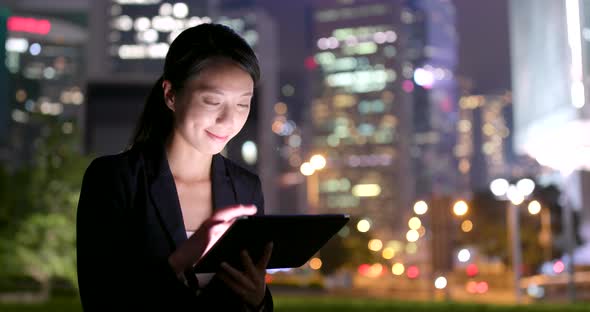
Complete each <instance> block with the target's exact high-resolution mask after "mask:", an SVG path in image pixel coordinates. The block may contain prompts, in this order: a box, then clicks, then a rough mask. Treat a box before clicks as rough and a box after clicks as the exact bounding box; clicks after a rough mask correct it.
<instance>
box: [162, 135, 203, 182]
mask: <svg viewBox="0 0 590 312" xmlns="http://www.w3.org/2000/svg"><path fill="white" fill-rule="evenodd" d="M166 154H167V157H168V164H169V166H170V171H171V172H172V175H173V176H174V178H175V179H179V180H181V181H187V182H188V181H206V180H209V178H210V171H211V161H212V159H213V155H210V154H204V153H202V152H200V151H198V150H197V149H195V148H194V147H192V146H191V145H190V144H188V142H187V141H186V140H185V139H184V138H182V136H180V135H178V134H174V135H172V137H171V138H170V140H168V142H167V144H166Z"/></svg>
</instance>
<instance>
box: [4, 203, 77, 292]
mask: <svg viewBox="0 0 590 312" xmlns="http://www.w3.org/2000/svg"><path fill="white" fill-rule="evenodd" d="M75 240H76V235H75V223H74V220H72V219H71V218H69V217H68V216H66V215H64V214H61V213H48V214H33V215H31V216H30V217H29V218H28V219H27V220H25V222H23V224H22V225H21V227H19V230H18V232H16V234H15V238H14V243H15V247H16V248H15V253H16V258H17V259H18V261H19V263H20V264H21V265H22V267H23V269H24V270H25V273H27V274H28V275H30V276H32V277H33V278H35V279H36V280H38V281H40V282H43V283H48V282H49V279H50V278H52V277H60V278H63V279H66V280H68V281H70V282H71V283H72V285H76V253H75V249H74V246H75Z"/></svg>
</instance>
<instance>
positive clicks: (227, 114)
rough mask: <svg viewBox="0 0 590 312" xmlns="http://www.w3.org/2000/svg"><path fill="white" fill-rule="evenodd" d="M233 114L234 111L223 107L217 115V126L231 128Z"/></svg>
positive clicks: (227, 106)
mask: <svg viewBox="0 0 590 312" xmlns="http://www.w3.org/2000/svg"><path fill="white" fill-rule="evenodd" d="M234 114H235V113H234V111H233V110H232V109H231V107H230V106H229V105H224V106H223V109H221V111H220V112H219V115H217V119H216V122H217V124H222V125H226V126H232V125H233V121H234Z"/></svg>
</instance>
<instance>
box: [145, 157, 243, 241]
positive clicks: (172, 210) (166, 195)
mask: <svg viewBox="0 0 590 312" xmlns="http://www.w3.org/2000/svg"><path fill="white" fill-rule="evenodd" d="M146 151H147V152H146V153H144V160H145V166H146V172H147V176H148V185H149V189H150V198H151V200H152V203H153V205H154V206H155V208H156V212H157V213H158V216H159V217H160V220H161V221H162V223H163V224H164V228H165V229H166V231H167V232H168V238H169V240H170V241H171V243H172V245H173V246H174V248H176V246H178V245H179V244H180V243H182V242H183V241H185V240H186V238H187V237H186V229H185V227H184V219H183V217H182V210H181V209H180V201H179V199H178V192H177V190H176V184H175V183H174V177H173V175H172V172H171V171H170V166H169V164H168V158H167V157H166V150H165V149H164V147H163V146H157V147H154V146H152V147H148V148H146ZM210 176H211V197H212V203H211V204H212V207H213V210H217V209H220V208H224V207H227V206H233V205H236V204H237V203H238V198H237V194H236V190H235V186H234V184H233V183H232V179H231V176H230V174H229V170H227V167H226V164H225V159H224V158H223V156H221V155H220V154H215V155H213V159H212V161H211V174H210Z"/></svg>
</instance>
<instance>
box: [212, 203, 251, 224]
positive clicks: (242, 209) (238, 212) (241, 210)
mask: <svg viewBox="0 0 590 312" xmlns="http://www.w3.org/2000/svg"><path fill="white" fill-rule="evenodd" d="M256 211H257V209H256V206H254V205H247V206H244V205H238V206H231V207H226V208H222V209H219V210H217V211H216V212H215V214H214V215H213V217H212V218H213V219H216V220H224V221H230V220H232V219H235V218H237V217H239V216H244V215H253V214H256Z"/></svg>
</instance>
